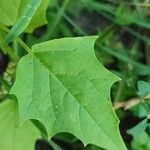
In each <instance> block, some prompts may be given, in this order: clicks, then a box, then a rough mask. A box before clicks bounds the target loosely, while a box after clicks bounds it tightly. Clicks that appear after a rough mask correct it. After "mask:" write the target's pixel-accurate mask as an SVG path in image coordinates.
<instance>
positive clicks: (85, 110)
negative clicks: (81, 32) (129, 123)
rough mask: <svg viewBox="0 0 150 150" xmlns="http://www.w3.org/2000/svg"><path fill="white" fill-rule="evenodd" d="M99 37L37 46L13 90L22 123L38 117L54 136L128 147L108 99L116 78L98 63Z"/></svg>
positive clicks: (26, 60) (118, 147) (66, 40)
mask: <svg viewBox="0 0 150 150" xmlns="http://www.w3.org/2000/svg"><path fill="white" fill-rule="evenodd" d="M96 38H97V37H96V36H93V37H78V38H64V39H58V40H52V41H48V42H44V43H41V44H38V45H35V46H33V53H32V54H31V55H27V56H25V57H24V58H23V59H22V60H21V62H20V64H19V65H18V69H17V73H18V74H17V78H16V83H15V85H14V86H13V88H12V90H11V93H13V94H15V95H16V96H17V98H18V102H19V108H20V116H21V118H22V121H24V120H28V119H37V120H40V121H41V122H42V123H43V125H45V127H46V129H47V132H48V134H49V136H50V137H52V136H53V135H55V134H56V133H59V132H70V133H72V134H74V135H75V136H77V137H78V138H79V139H81V140H82V142H83V143H84V144H85V145H87V144H89V143H92V144H95V145H97V146H101V147H103V148H106V149H112V148H114V149H116V150H117V149H120V148H121V149H126V148H125V146H124V144H123V142H122V140H121V137H120V134H119V130H118V128H117V126H118V119H117V118H116V116H115V114H114V111H113V109H112V105H111V104H110V101H109V100H110V87H111V85H112V84H113V83H114V82H115V81H117V80H118V77H116V76H115V75H113V74H111V73H110V72H109V71H108V70H106V69H105V68H104V67H103V66H102V65H101V64H100V63H99V62H98V60H97V58H96V56H95V54H94V50H93V47H94V42H95V40H96ZM25 68H28V69H25ZM22 69H23V70H24V72H22V71H21V70H22ZM25 70H26V71H25ZM100 74H101V76H100ZM108 79H109V80H108ZM102 81H105V84H102ZM19 82H21V83H25V82H26V83H25V84H26V85H25V86H26V87H28V88H22V87H21V86H22V85H21V84H20V83H19ZM18 89H20V91H18ZM21 93H26V94H23V95H22V94H21ZM89 93H90V94H89ZM41 100H42V102H41ZM33 103H34V104H33ZM25 106H26V109H24V108H25ZM43 108H44V109H43ZM27 112H30V113H29V114H27ZM103 112H104V113H103ZM101 113H102V114H103V115H100V114H101ZM106 120H109V124H108V123H106ZM89 131H92V132H89ZM112 131H113V132H112ZM110 137H111V138H110Z"/></svg>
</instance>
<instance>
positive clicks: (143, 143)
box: [127, 119, 150, 150]
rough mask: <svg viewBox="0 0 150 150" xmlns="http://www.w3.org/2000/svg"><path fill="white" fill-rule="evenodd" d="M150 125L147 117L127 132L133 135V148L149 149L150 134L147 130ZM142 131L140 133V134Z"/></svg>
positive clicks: (134, 149) (135, 149) (139, 149)
mask: <svg viewBox="0 0 150 150" xmlns="http://www.w3.org/2000/svg"><path fill="white" fill-rule="evenodd" d="M147 127H148V123H147V119H144V120H143V121H142V122H140V123H138V124H137V125H136V126H135V127H133V128H132V129H130V130H128V131H127V132H128V133H129V134H131V135H132V136H133V141H132V143H131V145H132V148H133V150H137V149H138V150H149V149H150V144H149V141H150V136H149V135H148V134H147V132H146V131H145V130H146V128H147ZM139 133H140V134H139Z"/></svg>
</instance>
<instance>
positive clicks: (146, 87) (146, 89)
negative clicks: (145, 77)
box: [137, 81, 150, 98]
mask: <svg viewBox="0 0 150 150" xmlns="http://www.w3.org/2000/svg"><path fill="white" fill-rule="evenodd" d="M137 87H138V91H139V94H140V95H141V96H142V97H143V98H144V97H145V96H147V95H148V94H149V93H150V84H149V83H147V82H145V81H138V82H137Z"/></svg>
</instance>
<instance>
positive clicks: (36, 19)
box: [18, 0, 51, 33]
mask: <svg viewBox="0 0 150 150" xmlns="http://www.w3.org/2000/svg"><path fill="white" fill-rule="evenodd" d="M34 1H35V0H34ZM49 1H51V0H42V2H41V4H40V6H39V7H38V8H37V10H36V12H35V13H34V15H33V17H32V18H31V21H30V22H29V25H28V26H27V28H26V30H25V31H26V32H29V33H31V32H33V30H34V29H35V28H37V27H39V26H42V25H44V24H46V23H47V20H46V10H47V7H48V4H49ZM27 2H28V0H22V1H21V3H20V7H19V15H18V16H21V15H22V10H23V9H24V8H26V6H27ZM36 2H37V0H36Z"/></svg>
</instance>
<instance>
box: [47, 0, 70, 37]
mask: <svg viewBox="0 0 150 150" xmlns="http://www.w3.org/2000/svg"><path fill="white" fill-rule="evenodd" d="M69 1H70V0H64V2H63V4H62V7H61V8H59V7H58V10H59V11H58V13H57V15H56V20H55V21H54V23H53V24H52V27H51V32H50V33H49V38H50V37H51V36H52V35H53V33H54V31H55V29H56V27H57V25H58V24H59V22H60V20H61V18H62V16H63V14H64V12H65V9H66V7H67V5H68V3H69Z"/></svg>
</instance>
